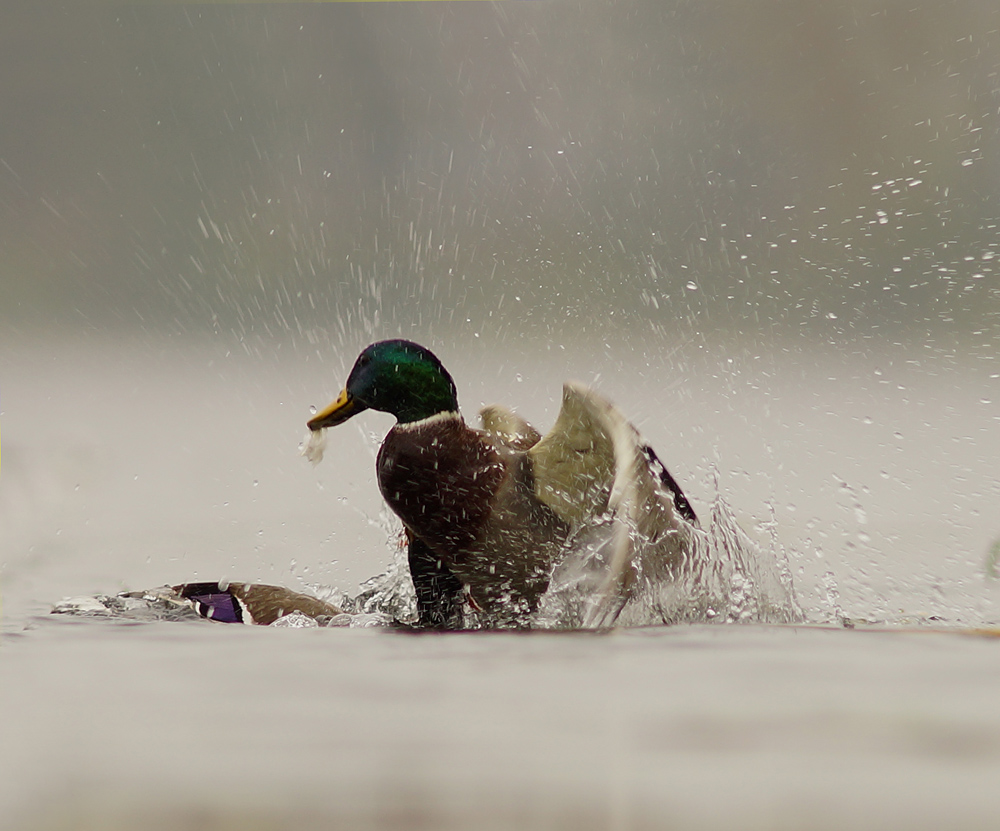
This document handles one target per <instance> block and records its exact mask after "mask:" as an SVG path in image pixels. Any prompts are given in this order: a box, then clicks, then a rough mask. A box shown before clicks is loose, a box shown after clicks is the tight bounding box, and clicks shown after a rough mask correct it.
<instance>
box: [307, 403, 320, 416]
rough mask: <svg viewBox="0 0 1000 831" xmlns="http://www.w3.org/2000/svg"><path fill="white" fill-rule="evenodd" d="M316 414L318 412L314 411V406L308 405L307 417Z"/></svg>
mask: <svg viewBox="0 0 1000 831" xmlns="http://www.w3.org/2000/svg"><path fill="white" fill-rule="evenodd" d="M317 412H319V411H318V410H317V409H316V405H315V404H310V405H309V415H316V413H317Z"/></svg>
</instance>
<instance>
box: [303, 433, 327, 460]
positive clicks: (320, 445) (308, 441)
mask: <svg viewBox="0 0 1000 831" xmlns="http://www.w3.org/2000/svg"><path fill="white" fill-rule="evenodd" d="M325 452H326V429H322V430H310V431H309V435H307V436H306V437H305V438H304V439H302V442H301V443H300V444H299V453H300V454H301V455H303V456H305V457H306V458H307V459H308V460H309V461H310V462H312V463H313V464H314V465H318V464H319V463H320V462H321V461H323V454H324V453H325Z"/></svg>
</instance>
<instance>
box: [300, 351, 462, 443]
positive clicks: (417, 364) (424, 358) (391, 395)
mask: <svg viewBox="0 0 1000 831" xmlns="http://www.w3.org/2000/svg"><path fill="white" fill-rule="evenodd" d="M368 409H371V410H380V411H382V412H384V413H391V414H392V415H394V416H396V418H397V419H399V421H401V422H403V423H406V422H410V421H419V420H420V419H423V418H429V417H430V416H433V415H437V414H438V413H453V412H457V411H458V396H457V394H456V392H455V382H454V381H452V379H451V376H450V375H449V374H448V370H446V369H445V368H444V367H443V366H442V365H441V361H439V360H438V359H437V357H436V356H435V355H434V353H433V352H431V351H430V350H429V349H425V348H424V347H422V346H420V345H419V344H416V343H413V341H408V340H383V341H379V342H378V343H373V344H372V345H371V346H369V347H368V348H367V349H365V351H364V352H362V353H361V354H360V355H359V356H358V359H357V361H355V362H354V368H353V369H352V370H351V374H350V375H349V376H348V378H347V385H346V386H345V387H344V390H343V392H341V393H340V395H339V396H338V398H337V400H336V401H334V402H333V403H332V404H331V405H330V406H329V407H327V408H326V409H324V410H323V411H322V412H319V413H317V414H316V416H315V418H313V419H311V420H310V421H309V422H308V426H309V429H310V430H322V429H323V428H324V427H333V426H335V425H337V424H343V423H344V422H345V421H347V419H349V418H350V417H351V416H353V415H356V414H357V413H360V412H362V411H363V410H368Z"/></svg>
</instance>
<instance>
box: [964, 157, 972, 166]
mask: <svg viewBox="0 0 1000 831" xmlns="http://www.w3.org/2000/svg"><path fill="white" fill-rule="evenodd" d="M972 163H973V160H972V159H962V167H969V166H970V165H971V164H972Z"/></svg>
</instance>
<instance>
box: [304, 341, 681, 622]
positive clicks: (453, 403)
mask: <svg viewBox="0 0 1000 831" xmlns="http://www.w3.org/2000/svg"><path fill="white" fill-rule="evenodd" d="M366 409H374V410H380V411H382V412H386V413H390V414H392V415H394V416H395V417H396V419H397V423H396V424H395V425H394V426H393V427H392V429H390V431H389V433H388V434H387V435H386V437H385V440H384V441H383V442H382V446H381V447H380V449H379V452H378V456H377V459H376V474H377V479H378V485H379V489H380V490H381V493H382V495H383V497H384V498H385V500H386V502H387V503H388V505H389V507H390V508H391V509H392V510H393V512H394V513H395V514H396V515H397V516H398V517H399V518H400V520H402V522H403V525H404V526H405V528H406V534H407V539H408V541H409V549H408V560H409V566H410V571H411V577H412V579H413V583H414V587H415V589H416V595H417V607H418V616H419V623H420V625H421V626H427V627H435V628H455V627H458V626H460V625H461V621H462V608H463V605H464V602H465V596H464V593H465V592H467V593H468V600H469V602H470V604H471V605H472V606H473V608H474V609H476V610H477V611H478V612H479V613H480V615H481V617H482V619H484V620H485V621H486V622H487V625H490V624H494V625H510V624H514V625H518V624H523V623H524V622H525V621H526V620H527V618H528V617H529V616H530V615H531V614H532V613H533V612H535V610H536V609H537V607H538V603H539V599H540V597H541V596H542V594H543V592H545V590H546V589H547V587H548V586H549V581H550V579H551V577H552V573H553V568H554V566H556V565H557V564H558V563H560V562H562V561H564V560H565V559H566V558H565V554H566V552H567V547H568V544H569V542H570V540H571V538H574V537H575V536H577V535H578V533H579V530H580V528H581V527H584V526H586V525H587V524H588V523H594V522H597V521H599V520H600V518H602V517H607V516H609V515H610V516H611V517H612V518H613V520H614V522H615V528H616V530H615V533H614V534H613V537H614V543H613V546H612V550H611V552H610V553H609V554H607V556H606V557H605V558H604V562H605V566H604V567H603V568H604V572H603V574H602V577H601V580H600V581H599V582H600V585H599V586H597V587H596V588H597V591H596V592H595V594H594V598H595V599H594V602H593V603H592V604H591V607H590V608H589V609H588V610H587V612H586V614H585V615H584V618H585V619H584V620H583V621H582V623H583V624H584V625H608V624H610V623H611V622H613V621H614V619H615V618H616V617H617V615H618V613H619V612H620V610H621V608H622V606H623V605H624V603H625V602H626V600H627V598H628V597H629V596H630V594H631V593H632V592H633V589H634V585H635V578H636V575H637V574H638V573H639V572H640V571H643V570H645V572H647V573H649V572H650V571H651V570H655V568H654V567H660V566H662V567H663V568H665V569H667V570H669V569H670V568H672V567H676V566H677V565H678V564H679V563H680V561H681V560H682V559H683V557H684V556H685V555H686V552H687V545H688V543H689V535H687V536H685V533H684V532H685V530H686V529H690V528H691V527H693V525H694V524H695V523H696V522H697V520H696V518H695V516H694V512H693V511H692V510H691V506H690V504H689V503H688V501H687V499H686V498H685V497H684V495H683V493H682V492H681V490H680V488H679V487H677V484H676V482H675V481H674V480H673V477H671V476H670V474H669V473H668V472H667V470H666V468H665V467H663V465H662V464H661V463H660V462H659V459H658V458H657V457H656V455H655V453H653V451H652V450H651V449H650V448H648V446H646V445H644V444H642V443H641V441H640V440H639V436H638V433H637V432H636V431H635V429H634V428H633V427H632V426H631V425H630V424H628V422H627V421H625V419H624V418H623V417H622V416H621V414H620V413H619V412H618V411H617V410H616V409H615V408H614V406H613V405H611V404H610V402H608V401H606V400H605V399H603V398H602V397H601V396H599V395H598V394H597V393H595V392H593V391H592V390H589V389H587V388H586V387H584V386H582V385H579V384H574V383H568V384H566V385H565V386H564V390H563V402H562V409H561V411H560V413H559V416H558V418H557V420H556V424H555V426H554V427H553V429H552V430H551V431H550V432H549V433H548V434H547V435H546V436H544V437H540V435H539V433H538V432H537V431H536V430H534V428H532V427H531V426H530V425H529V424H528V423H527V422H525V421H524V420H523V419H521V418H520V417H518V416H516V415H515V414H514V413H512V412H511V411H509V410H507V409H505V408H502V407H497V406H493V407H489V408H486V410H484V412H483V414H482V419H483V424H484V428H485V429H483V430H476V429H474V428H472V427H469V426H468V425H467V424H466V423H465V421H464V419H463V418H462V416H461V414H460V413H459V409H458V398H457V393H456V388H455V383H454V381H453V380H452V377H451V375H450V374H449V373H448V371H447V370H446V369H445V368H444V366H443V365H442V363H441V361H440V360H438V358H437V357H436V356H435V355H434V354H433V353H432V352H431V351H430V350H428V349H426V348H424V347H422V346H420V345H418V344H416V343H413V342H411V341H407V340H387V341H381V342H379V343H374V344H372V345H371V346H369V347H367V348H366V349H365V350H364V351H363V352H362V353H361V355H360V356H359V357H358V359H357V361H356V362H355V364H354V367H353V369H352V370H351V372H350V375H349V376H348V379H347V383H346V385H345V387H344V389H343V391H342V392H341V393H340V395H339V396H338V398H337V399H336V400H335V401H334V402H333V403H332V404H330V405H329V406H328V407H326V408H325V409H324V410H322V411H320V412H318V413H317V414H316V415H315V416H314V417H313V418H311V419H310V420H309V421H308V427H309V429H310V431H312V432H313V434H316V433H318V432H319V431H322V430H324V429H325V428H328V427H333V426H336V425H338V424H343V423H344V422H345V421H347V420H348V419H349V418H352V417H353V416H355V415H357V414H358V413H360V412H363V411H364V410H366ZM633 534H635V535H640V536H637V537H635V538H633ZM640 538H641V539H642V540H646V541H652V546H653V547H652V549H649V546H648V545H647V546H646V548H644V549H643V551H646V549H649V550H651V551H653V552H654V553H653V555H649V554H648V552H647V553H646V554H643V555H642V556H644V557H647V558H648V557H649V556H652V557H653V560H654V561H655V562H653V563H651V564H646V565H645V566H643V565H642V564H641V563H639V562H638V561H637V556H639V554H637V549H636V540H637V539H640ZM637 569H638V570H637Z"/></svg>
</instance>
